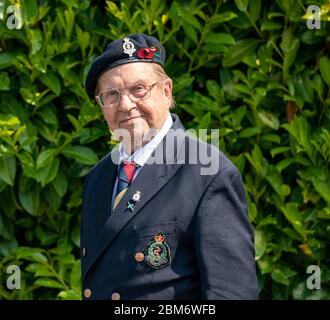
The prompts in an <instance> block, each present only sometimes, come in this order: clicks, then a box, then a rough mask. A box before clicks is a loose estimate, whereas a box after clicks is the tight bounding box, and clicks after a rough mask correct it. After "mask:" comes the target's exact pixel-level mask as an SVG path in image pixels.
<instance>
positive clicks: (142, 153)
mask: <svg viewBox="0 0 330 320" xmlns="http://www.w3.org/2000/svg"><path fill="white" fill-rule="evenodd" d="M172 124H173V120H172V117H171V114H170V113H168V116H167V118H166V120H165V122H164V124H163V126H162V128H161V129H160V130H159V132H158V133H157V134H156V135H155V137H154V138H153V139H152V140H151V141H149V142H148V143H146V144H145V145H143V146H142V147H140V148H138V149H137V150H135V152H134V153H133V154H132V155H128V154H127V153H126V152H125V150H124V148H123V146H122V144H120V145H119V164H121V163H122V162H123V161H124V160H126V161H129V162H132V161H134V162H135V163H137V164H138V165H139V167H137V168H136V169H135V172H134V177H133V180H134V179H135V178H136V176H137V175H138V174H139V173H140V171H141V170H142V167H143V166H144V165H145V164H146V162H147V161H148V159H149V157H150V156H151V154H152V153H153V152H154V150H155V149H156V147H157V146H158V145H159V143H160V142H161V141H162V140H163V138H164V137H165V135H166V134H167V132H168V131H169V130H170V128H171V127H172ZM118 168H119V166H118ZM117 184H118V177H117V178H116V182H115V186H114V188H113V192H112V201H111V208H113V203H114V200H115V197H116V191H117Z"/></svg>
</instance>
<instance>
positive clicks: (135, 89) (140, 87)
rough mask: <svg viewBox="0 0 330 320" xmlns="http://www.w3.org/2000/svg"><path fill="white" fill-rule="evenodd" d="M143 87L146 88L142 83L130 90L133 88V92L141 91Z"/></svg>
mask: <svg viewBox="0 0 330 320" xmlns="http://www.w3.org/2000/svg"><path fill="white" fill-rule="evenodd" d="M145 89H146V88H145V87H144V86H142V85H139V86H135V87H133V88H132V90H133V91H134V92H141V91H144V90H145Z"/></svg>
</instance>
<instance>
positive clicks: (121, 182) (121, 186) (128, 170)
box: [113, 161, 136, 209]
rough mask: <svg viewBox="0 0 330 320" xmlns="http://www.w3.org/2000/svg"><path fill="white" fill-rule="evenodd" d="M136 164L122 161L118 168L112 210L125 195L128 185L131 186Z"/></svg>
mask: <svg viewBox="0 0 330 320" xmlns="http://www.w3.org/2000/svg"><path fill="white" fill-rule="evenodd" d="M135 168H136V164H135V163H134V162H128V161H123V162H122V163H121V164H120V166H119V172H118V183H117V193H116V198H115V201H114V204H113V209H115V208H116V207H117V205H118V203H119V202H120V200H121V199H122V197H123V196H124V194H125V193H126V191H127V189H128V187H129V185H130V184H131V182H132V180H133V177H134V172H135Z"/></svg>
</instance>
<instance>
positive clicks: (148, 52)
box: [137, 47, 158, 59]
mask: <svg viewBox="0 0 330 320" xmlns="http://www.w3.org/2000/svg"><path fill="white" fill-rule="evenodd" d="M157 50H158V49H157V48H155V47H151V48H142V49H140V50H139V51H138V52H137V55H138V57H139V58H142V59H152V58H153V56H154V54H155V52H156V51H157Z"/></svg>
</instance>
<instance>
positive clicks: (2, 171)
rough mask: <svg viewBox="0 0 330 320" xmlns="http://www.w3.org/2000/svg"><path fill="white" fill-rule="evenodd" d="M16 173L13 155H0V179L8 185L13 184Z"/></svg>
mask: <svg viewBox="0 0 330 320" xmlns="http://www.w3.org/2000/svg"><path fill="white" fill-rule="evenodd" d="M15 175H16V158H15V156H1V157H0V179H1V180H2V181H4V182H6V183H7V184H9V185H10V186H13V185H14V181H15Z"/></svg>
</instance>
